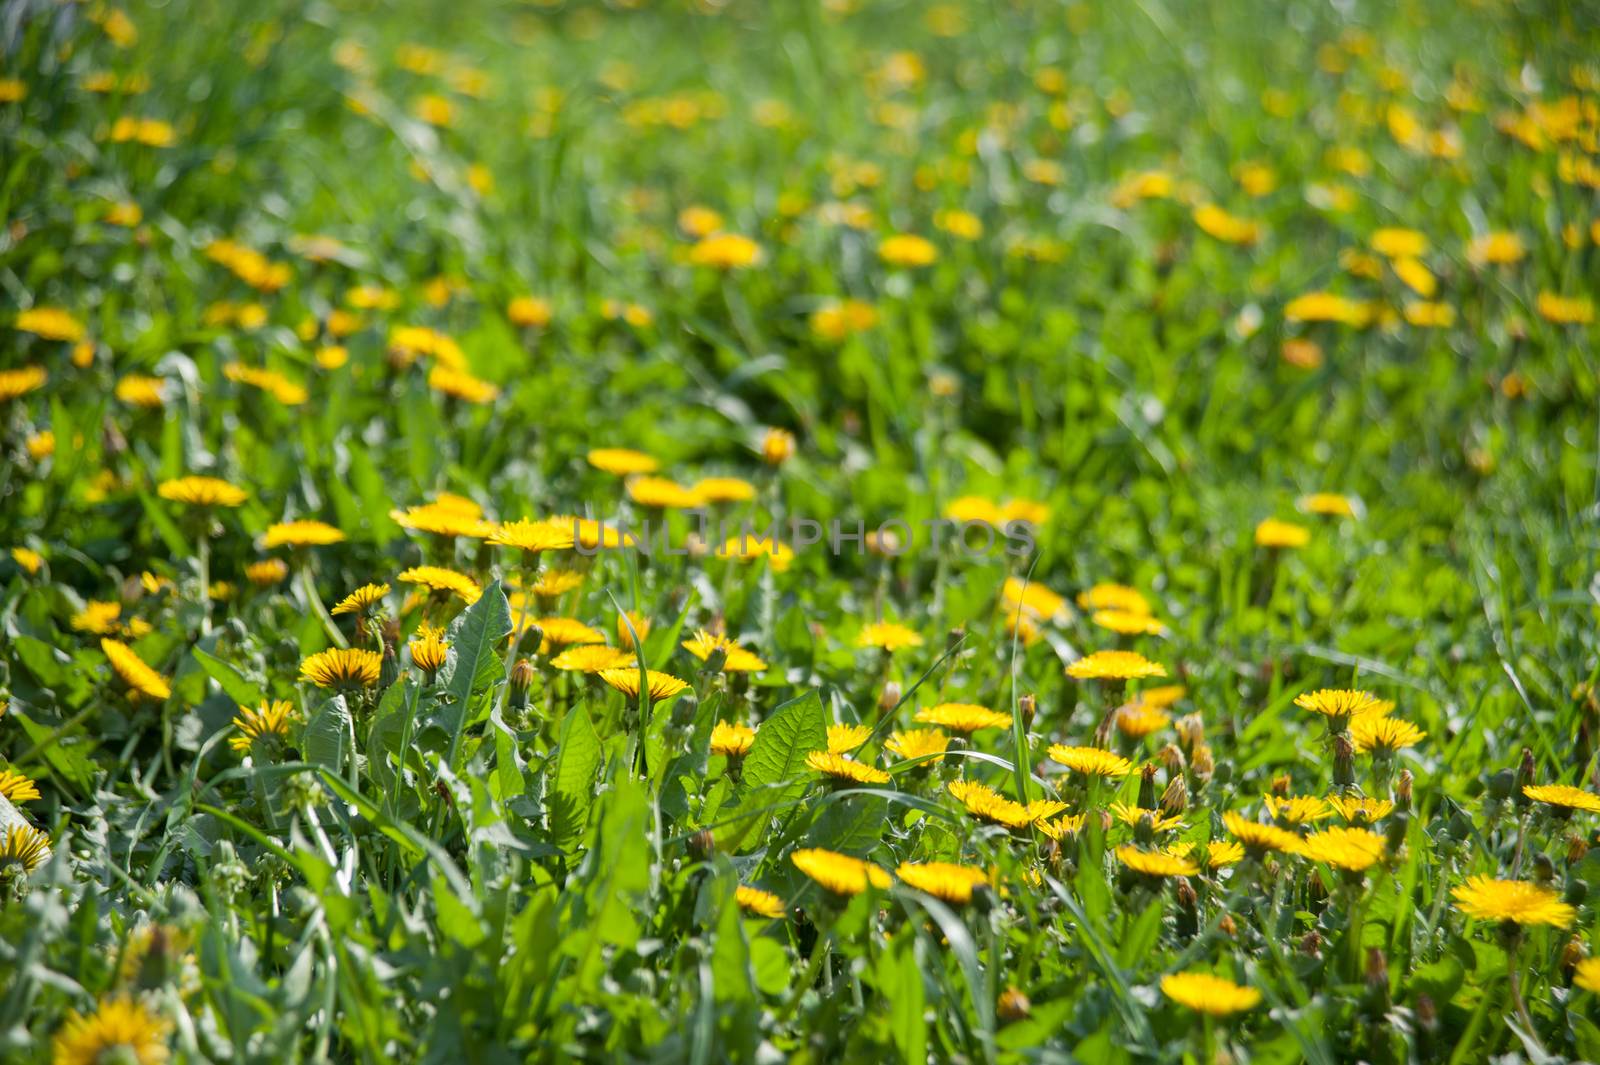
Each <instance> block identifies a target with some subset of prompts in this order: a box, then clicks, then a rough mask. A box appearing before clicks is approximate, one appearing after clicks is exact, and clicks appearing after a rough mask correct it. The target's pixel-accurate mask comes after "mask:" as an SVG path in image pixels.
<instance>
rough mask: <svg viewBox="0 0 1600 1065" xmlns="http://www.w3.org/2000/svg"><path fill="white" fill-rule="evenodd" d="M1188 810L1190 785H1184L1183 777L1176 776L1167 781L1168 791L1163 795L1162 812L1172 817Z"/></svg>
mask: <svg viewBox="0 0 1600 1065" xmlns="http://www.w3.org/2000/svg"><path fill="white" fill-rule="evenodd" d="M1188 808H1189V785H1188V784H1186V783H1184V780H1183V777H1181V776H1174V777H1173V778H1172V779H1171V780H1169V781H1167V787H1166V790H1164V791H1163V792H1162V793H1161V812H1162V813H1164V814H1166V815H1167V816H1169V817H1172V816H1176V815H1177V814H1181V813H1183V811H1185V810H1187V809H1188Z"/></svg>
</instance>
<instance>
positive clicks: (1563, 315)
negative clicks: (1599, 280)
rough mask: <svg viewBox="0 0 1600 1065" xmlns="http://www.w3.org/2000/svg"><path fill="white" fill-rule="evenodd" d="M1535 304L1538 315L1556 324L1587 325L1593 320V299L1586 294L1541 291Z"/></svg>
mask: <svg viewBox="0 0 1600 1065" xmlns="http://www.w3.org/2000/svg"><path fill="white" fill-rule="evenodd" d="M1536 306H1537V307H1538V310H1539V317H1541V318H1543V319H1544V320H1545V321H1547V322H1554V323H1555V324H1556V325H1588V324H1589V323H1590V322H1592V321H1594V301H1593V300H1591V299H1589V298H1588V297H1587V296H1561V295H1558V294H1556V293H1554V292H1541V293H1539V299H1538V302H1537V304H1536Z"/></svg>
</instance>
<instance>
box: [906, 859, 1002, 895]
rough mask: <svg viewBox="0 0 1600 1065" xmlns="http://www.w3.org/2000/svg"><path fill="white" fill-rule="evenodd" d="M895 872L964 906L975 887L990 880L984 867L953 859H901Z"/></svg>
mask: <svg viewBox="0 0 1600 1065" xmlns="http://www.w3.org/2000/svg"><path fill="white" fill-rule="evenodd" d="M894 875H895V876H897V877H899V878H900V879H901V880H903V881H904V882H905V883H907V884H910V885H911V886H912V887H914V888H916V889H917V890H918V891H922V892H925V893H927V894H929V895H932V896H933V897H934V898H937V899H943V900H944V901H945V902H948V903H950V904H952V905H954V906H965V905H966V904H967V903H969V902H971V901H972V893H973V892H974V891H975V890H977V889H978V888H980V887H984V886H987V885H988V883H989V874H988V873H986V872H985V871H984V870H982V869H977V868H974V867H972V866H970V865H958V864H956V863H954V862H902V863H900V867H899V868H898V869H896V870H895V871H894Z"/></svg>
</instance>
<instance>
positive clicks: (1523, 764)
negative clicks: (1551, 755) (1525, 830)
mask: <svg viewBox="0 0 1600 1065" xmlns="http://www.w3.org/2000/svg"><path fill="white" fill-rule="evenodd" d="M1537 770H1538V764H1537V763H1536V762H1534V760H1533V749H1532V748H1531V747H1524V748H1522V761H1520V762H1519V763H1517V780H1516V784H1515V785H1514V786H1513V788H1512V791H1511V801H1512V802H1514V803H1516V804H1517V805H1518V806H1520V807H1523V808H1526V807H1528V806H1530V805H1532V803H1533V800H1532V799H1530V798H1528V796H1527V795H1526V794H1524V792H1523V790H1522V789H1523V788H1526V787H1527V786H1528V785H1530V784H1532V783H1533V778H1534V773H1535V772H1536V771H1537Z"/></svg>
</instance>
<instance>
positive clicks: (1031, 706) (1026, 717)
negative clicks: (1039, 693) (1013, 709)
mask: <svg viewBox="0 0 1600 1065" xmlns="http://www.w3.org/2000/svg"><path fill="white" fill-rule="evenodd" d="M1017 712H1018V713H1019V714H1021V715H1022V723H1023V725H1024V726H1028V727H1031V726H1032V725H1033V719H1034V717H1035V715H1037V714H1038V713H1039V700H1038V699H1037V698H1035V697H1034V695H1033V694H1032V693H1031V692H1030V693H1029V694H1027V695H1024V696H1022V697H1021V698H1020V699H1018V700H1017Z"/></svg>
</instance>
